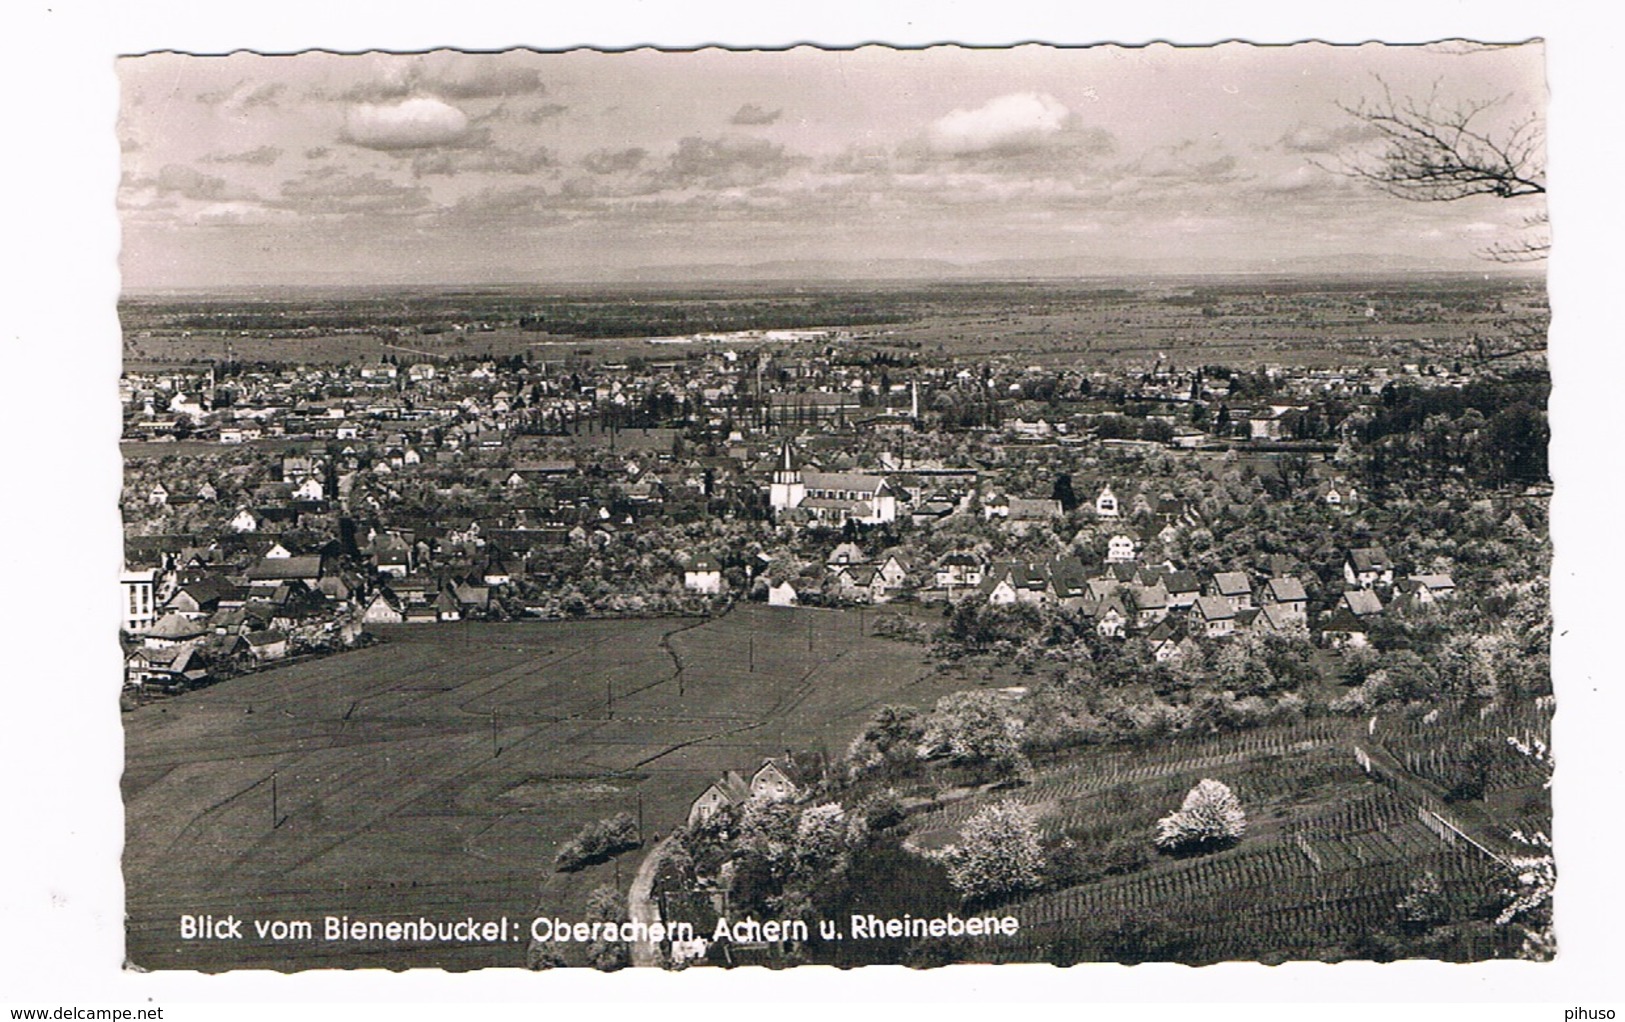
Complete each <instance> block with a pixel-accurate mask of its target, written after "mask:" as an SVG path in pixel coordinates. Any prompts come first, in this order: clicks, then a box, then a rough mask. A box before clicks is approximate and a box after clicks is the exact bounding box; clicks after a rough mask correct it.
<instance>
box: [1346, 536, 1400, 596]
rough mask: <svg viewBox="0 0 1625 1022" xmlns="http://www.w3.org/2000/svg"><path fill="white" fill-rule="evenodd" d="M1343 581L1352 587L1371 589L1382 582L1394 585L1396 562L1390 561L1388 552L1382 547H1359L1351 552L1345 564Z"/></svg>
mask: <svg viewBox="0 0 1625 1022" xmlns="http://www.w3.org/2000/svg"><path fill="white" fill-rule="evenodd" d="M1343 579H1344V581H1346V582H1347V583H1348V584H1349V585H1351V586H1359V587H1361V588H1362V589H1370V588H1371V587H1372V586H1374V585H1376V584H1377V583H1378V582H1381V583H1382V584H1384V585H1392V584H1393V581H1394V562H1393V561H1391V560H1389V559H1388V552H1387V551H1386V550H1384V549H1383V548H1382V547H1380V546H1373V547H1359V548H1357V549H1354V550H1350V551H1349V555H1348V559H1347V560H1345V561H1344V562H1343Z"/></svg>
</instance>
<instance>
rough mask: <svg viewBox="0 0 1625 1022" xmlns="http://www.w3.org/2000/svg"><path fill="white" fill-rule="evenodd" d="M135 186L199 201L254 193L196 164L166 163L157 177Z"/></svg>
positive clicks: (138, 182) (218, 199) (217, 200)
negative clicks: (200, 169)
mask: <svg viewBox="0 0 1625 1022" xmlns="http://www.w3.org/2000/svg"><path fill="white" fill-rule="evenodd" d="M131 184H132V185H133V186H135V187H148V188H152V189H153V190H155V191H156V192H157V193H158V194H160V195H178V196H180V197H181V198H183V199H193V200H196V201H198V202H226V201H230V200H233V199H251V198H253V197H254V193H253V192H252V191H250V190H248V189H246V188H243V187H240V186H238V185H233V184H232V183H231V182H229V181H227V180H226V179H225V178H223V177H219V176H217V175H214V174H205V173H203V172H201V171H199V170H198V169H197V168H195V167H188V166H184V165H182V164H179V163H170V164H166V165H165V166H164V167H163V169H161V170H160V171H158V175H157V176H156V177H154V178H149V179H143V180H139V181H133V182H131Z"/></svg>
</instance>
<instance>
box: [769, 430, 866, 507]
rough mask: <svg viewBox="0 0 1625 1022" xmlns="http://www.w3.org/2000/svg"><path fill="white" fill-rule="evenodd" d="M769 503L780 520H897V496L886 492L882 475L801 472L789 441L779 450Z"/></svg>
mask: <svg viewBox="0 0 1625 1022" xmlns="http://www.w3.org/2000/svg"><path fill="white" fill-rule="evenodd" d="M768 503H769V504H770V505H771V506H772V508H773V517H774V518H775V519H776V520H779V521H785V520H787V519H793V518H796V517H802V518H804V519H805V520H807V521H809V522H812V523H815V524H819V525H827V526H833V527H836V528H839V527H840V526H842V525H845V524H846V523H847V522H857V523H858V524H860V525H880V524H882V523H885V522H891V521H896V520H897V497H896V496H895V495H894V494H892V493H890V492H889V490H888V487H887V485H886V480H885V477H883V476H877V475H868V474H866V473H862V472H803V471H801V469H799V468H798V467H796V464H795V457H794V454H793V452H792V451H791V448H790V441H789V440H785V441H784V446H783V447H782V448H781V449H780V451H779V463H778V467H776V468H775V469H774V470H773V483H772V485H771V487H770V488H769V490H768Z"/></svg>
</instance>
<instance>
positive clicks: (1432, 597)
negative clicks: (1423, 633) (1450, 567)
mask: <svg viewBox="0 0 1625 1022" xmlns="http://www.w3.org/2000/svg"><path fill="white" fill-rule="evenodd" d="M1400 587H1401V590H1402V591H1405V592H1408V593H1411V594H1412V595H1413V596H1414V597H1415V598H1416V602H1417V603H1420V604H1422V605H1423V606H1428V605H1430V604H1434V603H1439V602H1442V601H1445V600H1449V599H1451V598H1453V597H1454V596H1455V595H1456V580H1455V579H1453V578H1451V577H1450V576H1449V574H1447V573H1442V572H1440V573H1434V574H1428V575H1412V576H1411V577H1410V578H1408V579H1406V580H1405V581H1404V582H1401V583H1400Z"/></svg>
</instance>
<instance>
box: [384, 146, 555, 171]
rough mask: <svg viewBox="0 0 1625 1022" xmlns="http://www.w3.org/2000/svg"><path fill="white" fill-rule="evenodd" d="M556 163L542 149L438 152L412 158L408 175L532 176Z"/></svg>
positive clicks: (547, 151)
mask: <svg viewBox="0 0 1625 1022" xmlns="http://www.w3.org/2000/svg"><path fill="white" fill-rule="evenodd" d="M558 162H559V161H558V159H557V158H556V157H555V156H554V155H553V151H552V150H551V149H549V148H547V147H546V146H537V147H536V148H535V149H531V150H516V149H502V148H497V147H492V148H488V149H463V150H457V149H442V150H437V151H434V152H422V153H418V154H417V155H416V156H414V157H412V175H413V176H414V177H428V176H431V175H443V176H447V177H451V176H455V175H457V174H461V173H464V172H467V171H474V172H481V173H487V174H535V173H537V172H539V171H543V170H548V169H550V168H552V167H556V166H558Z"/></svg>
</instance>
